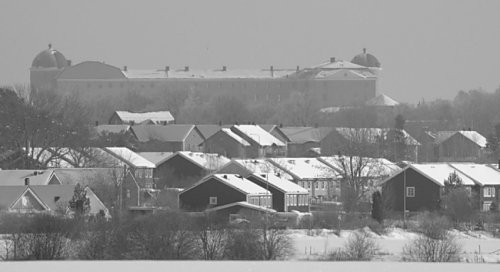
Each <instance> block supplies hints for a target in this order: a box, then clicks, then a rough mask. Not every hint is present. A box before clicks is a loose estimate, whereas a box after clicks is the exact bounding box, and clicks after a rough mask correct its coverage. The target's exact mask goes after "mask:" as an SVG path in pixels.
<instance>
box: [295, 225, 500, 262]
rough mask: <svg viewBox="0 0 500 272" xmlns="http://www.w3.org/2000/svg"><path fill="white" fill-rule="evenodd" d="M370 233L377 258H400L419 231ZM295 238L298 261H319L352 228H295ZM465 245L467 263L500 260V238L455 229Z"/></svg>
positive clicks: (345, 237) (391, 259)
mask: <svg viewBox="0 0 500 272" xmlns="http://www.w3.org/2000/svg"><path fill="white" fill-rule="evenodd" d="M362 231H365V232H368V233H369V235H370V237H372V238H373V239H374V240H375V241H376V243H377V244H378V246H379V247H380V254H379V255H377V256H376V257H375V260H376V261H400V260H401V252H402V250H403V247H404V246H405V245H406V244H407V243H408V242H409V241H411V240H412V239H414V238H415V237H417V234H415V233H412V232H408V231H405V230H403V229H399V228H393V229H389V230H388V231H387V233H386V234H383V235H378V234H376V233H374V232H372V231H370V229H368V228H365V229H363V230H362ZM290 232H291V234H290V235H291V237H292V238H293V240H294V242H295V256H294V257H293V259H294V260H318V259H321V258H322V257H323V256H325V253H326V254H327V253H328V252H331V251H332V250H334V249H336V248H339V247H342V246H343V245H344V243H345V242H346V241H347V239H348V237H349V235H350V234H351V233H352V231H345V230H343V231H341V232H340V235H339V236H337V235H336V234H335V233H334V232H333V231H331V230H325V229H323V230H311V231H308V230H291V231H290ZM452 234H453V235H455V236H456V238H457V240H458V242H459V243H460V245H461V246H462V254H461V259H462V261H463V262H487V263H500V239H497V238H493V237H491V236H490V235H488V234H486V233H484V232H458V231H452Z"/></svg>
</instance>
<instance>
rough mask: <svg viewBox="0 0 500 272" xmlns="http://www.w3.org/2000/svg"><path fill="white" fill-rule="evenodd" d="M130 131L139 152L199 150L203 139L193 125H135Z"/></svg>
mask: <svg viewBox="0 0 500 272" xmlns="http://www.w3.org/2000/svg"><path fill="white" fill-rule="evenodd" d="M131 131H132V133H133V135H134V136H135V138H136V139H137V141H138V142H139V144H138V149H139V151H141V152H176V151H193V152H199V151H201V147H200V144H201V143H203V141H204V140H205V138H204V137H203V135H202V134H201V132H200V131H199V130H198V128H197V127H196V126H195V125H179V124H172V125H166V126H161V125H137V126H132V128H131Z"/></svg>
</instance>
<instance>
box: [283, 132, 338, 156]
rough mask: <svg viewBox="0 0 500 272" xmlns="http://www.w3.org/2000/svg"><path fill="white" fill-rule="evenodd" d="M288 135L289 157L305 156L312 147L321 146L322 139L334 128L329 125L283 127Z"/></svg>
mask: <svg viewBox="0 0 500 272" xmlns="http://www.w3.org/2000/svg"><path fill="white" fill-rule="evenodd" d="M280 130H281V131H282V132H283V133H284V134H285V135H286V136H287V138H288V139H289V141H288V142H287V157H303V156H304V155H306V154H308V153H309V150H310V149H311V148H319V147H320V143H321V141H322V140H323V139H324V138H325V137H327V136H328V135H329V134H330V133H331V131H332V130H333V128H329V127H282V128H280Z"/></svg>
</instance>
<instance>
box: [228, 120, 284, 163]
mask: <svg viewBox="0 0 500 272" xmlns="http://www.w3.org/2000/svg"><path fill="white" fill-rule="evenodd" d="M231 131H232V132H234V133H235V134H236V135H238V136H240V137H241V138H243V139H244V140H245V141H247V142H248V143H249V144H250V148H248V149H247V152H246V157H247V158H261V157H280V156H285V155H286V143H284V142H282V141H280V140H279V139H277V138H276V137H274V136H273V135H271V134H270V133H269V132H267V131H265V130H264V129H262V128H261V127H260V126H258V125H233V126H232V127H231Z"/></svg>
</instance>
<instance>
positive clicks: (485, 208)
mask: <svg viewBox="0 0 500 272" xmlns="http://www.w3.org/2000/svg"><path fill="white" fill-rule="evenodd" d="M490 206H491V201H485V202H483V212H487V211H489V210H490Z"/></svg>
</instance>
